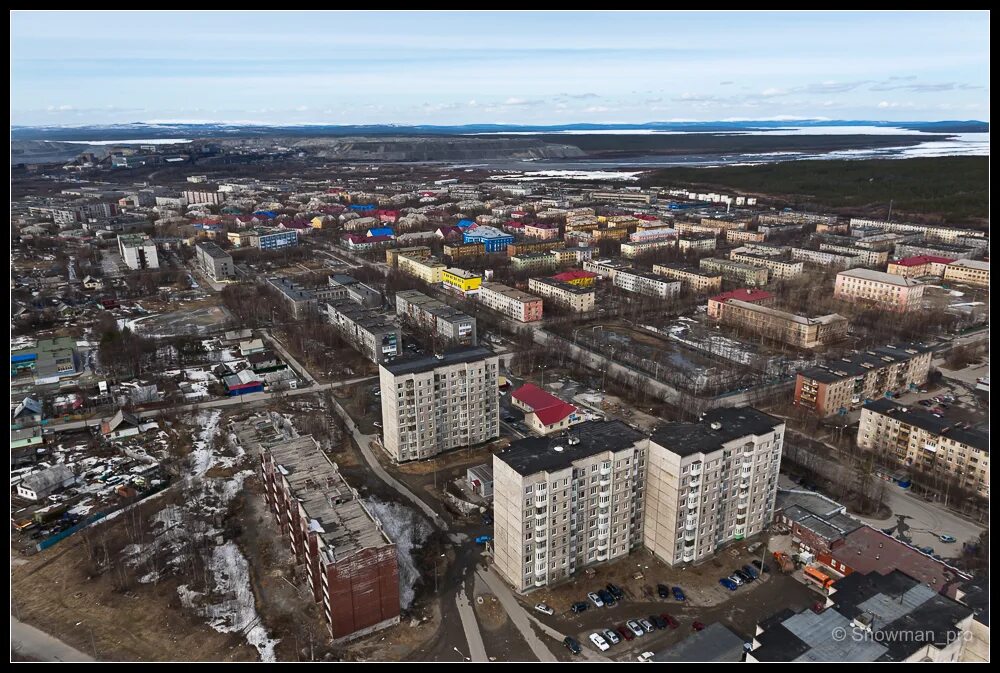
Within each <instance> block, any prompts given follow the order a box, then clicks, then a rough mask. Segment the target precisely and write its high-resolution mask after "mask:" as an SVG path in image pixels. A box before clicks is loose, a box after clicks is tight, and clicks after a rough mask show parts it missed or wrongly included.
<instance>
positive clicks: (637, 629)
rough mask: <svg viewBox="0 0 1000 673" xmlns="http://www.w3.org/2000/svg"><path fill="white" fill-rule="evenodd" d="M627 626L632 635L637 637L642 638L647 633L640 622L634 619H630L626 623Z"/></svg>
mask: <svg viewBox="0 0 1000 673" xmlns="http://www.w3.org/2000/svg"><path fill="white" fill-rule="evenodd" d="M625 626H627V627H628V630H629V631H631V632H632V634H633V635H635V636H641V635H642V634H644V633H645V632H646V631H645V630H643V628H642V627H641V626H640V625H639V622H637V621H635V620H634V619H630V620H628V621H627V622H625Z"/></svg>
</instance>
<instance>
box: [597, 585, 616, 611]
mask: <svg viewBox="0 0 1000 673" xmlns="http://www.w3.org/2000/svg"><path fill="white" fill-rule="evenodd" d="M597 595H598V596H599V597H600V599H601V600H602V601H603V602H604V607H606V608H610V607H611V606H612V605H614V604H615V597H614V596H612V595H611V593H610V592H609V591H607V590H605V589H598V590H597Z"/></svg>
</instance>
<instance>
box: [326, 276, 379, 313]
mask: <svg viewBox="0 0 1000 673" xmlns="http://www.w3.org/2000/svg"><path fill="white" fill-rule="evenodd" d="M326 280H327V285H328V286H329V288H330V289H329V291H328V292H324V293H323V296H321V297H320V298H321V299H350V300H351V301H353V302H354V303H356V304H360V305H361V306H364V307H366V308H378V307H379V306H381V305H382V293H381V292H379V291H378V290H376V289H375V288H373V287H371V286H369V285H365V284H364V283H362V282H360V281H358V279H357V278H355V277H353V276H348V275H345V274H342V273H335V274H333V275H331V276H329V277H328V278H327V279H326Z"/></svg>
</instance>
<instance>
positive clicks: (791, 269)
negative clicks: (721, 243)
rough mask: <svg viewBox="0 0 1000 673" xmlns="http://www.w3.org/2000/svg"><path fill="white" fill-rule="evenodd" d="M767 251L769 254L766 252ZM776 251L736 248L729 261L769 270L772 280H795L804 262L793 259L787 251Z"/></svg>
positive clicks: (757, 248)
mask: <svg viewBox="0 0 1000 673" xmlns="http://www.w3.org/2000/svg"><path fill="white" fill-rule="evenodd" d="M765 250H766V251H767V252H765ZM771 250H774V249H768V248H764V247H763V246H761V247H753V248H751V247H743V248H735V249H733V250H732V251H730V253H729V259H730V260H732V261H734V262H741V263H743V264H749V265H750V266H758V267H761V268H763V269H767V270H768V271H769V272H770V277H771V278H780V279H786V278H794V277H795V276H798V275H800V274H801V273H802V268H803V262H802V261H801V260H796V259H793V258H791V257H790V256H789V253H788V252H787V251H786V250H785V249H783V248H782V249H777V251H776V252H773V253H772V252H771Z"/></svg>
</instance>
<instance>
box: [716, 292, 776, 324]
mask: <svg viewBox="0 0 1000 673" xmlns="http://www.w3.org/2000/svg"><path fill="white" fill-rule="evenodd" d="M731 299H738V300H739V301H745V302H747V303H748V304H760V305H761V306H771V305H773V304H774V295H773V294H771V293H770V292H767V291H765V290H758V289H751V288H745V287H741V288H739V289H737V290H730V291H729V292H723V293H722V294H717V295H715V296H714V297H711V298H709V300H708V317H709V318H712V319H713V320H718V319H719V318H720V317H721V316H722V303H723V302H727V301H729V300H731Z"/></svg>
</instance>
